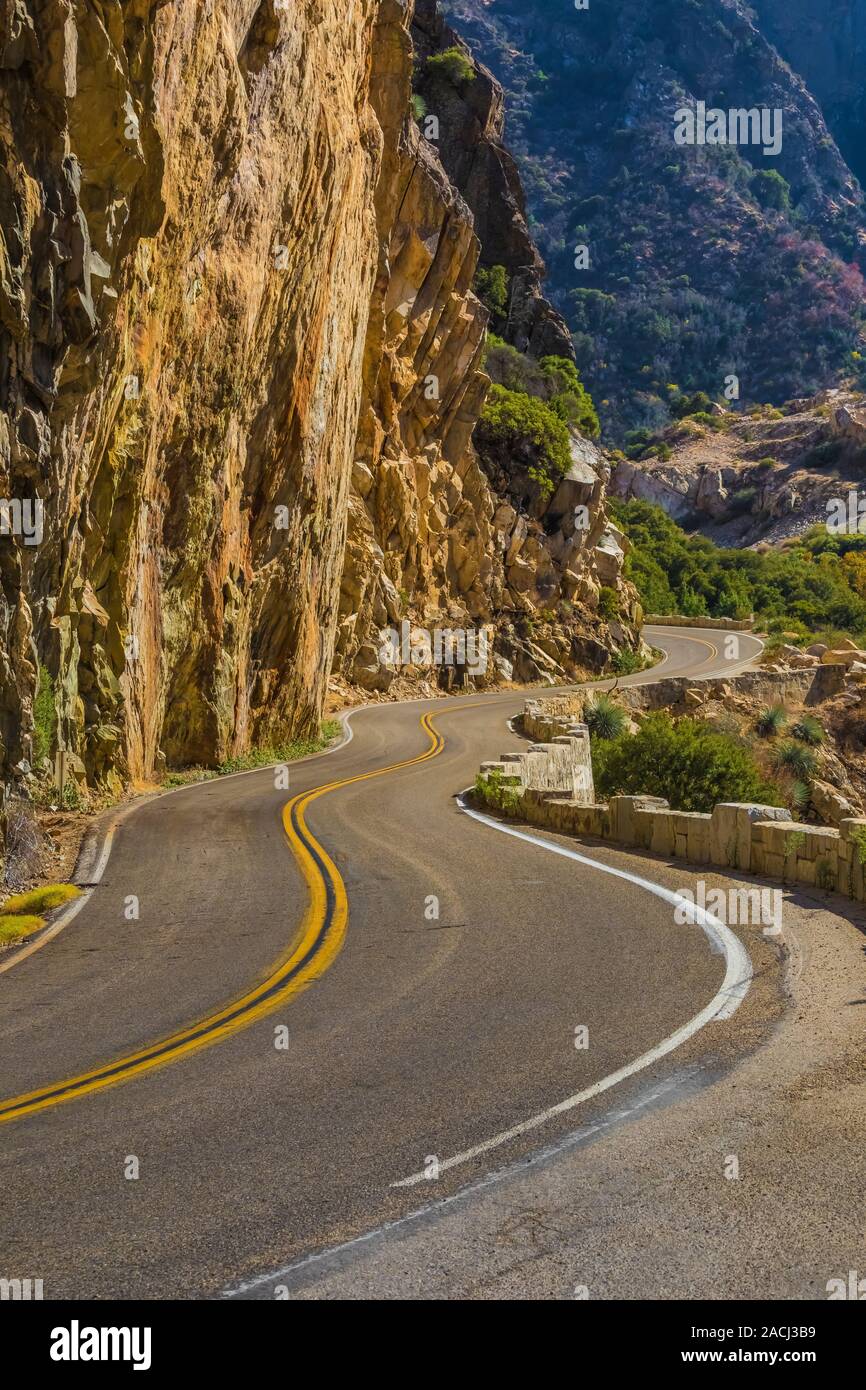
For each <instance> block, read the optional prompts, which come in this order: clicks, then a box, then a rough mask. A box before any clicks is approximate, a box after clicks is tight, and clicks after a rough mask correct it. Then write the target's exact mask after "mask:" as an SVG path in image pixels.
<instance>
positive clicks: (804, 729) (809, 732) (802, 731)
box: [791, 714, 826, 748]
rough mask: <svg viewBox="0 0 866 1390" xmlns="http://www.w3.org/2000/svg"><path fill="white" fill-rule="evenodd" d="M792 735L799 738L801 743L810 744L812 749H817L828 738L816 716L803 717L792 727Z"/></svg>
mask: <svg viewBox="0 0 866 1390" xmlns="http://www.w3.org/2000/svg"><path fill="white" fill-rule="evenodd" d="M791 734H792V736H793V737H794V738H798V739H799V740H800V742H801V743H808V744H809V745H810V746H811V747H812V748H817V747H818V745H819V744H821V743H823V742H824V739H825V737H826V735H825V733H824V730H823V728H822V727H821V725H820V724H819V722H818V720H817V719H816V718H815V716H814V714H803V715H801V716H800V718H799V719H798V720H797V722H796V724H792V725H791Z"/></svg>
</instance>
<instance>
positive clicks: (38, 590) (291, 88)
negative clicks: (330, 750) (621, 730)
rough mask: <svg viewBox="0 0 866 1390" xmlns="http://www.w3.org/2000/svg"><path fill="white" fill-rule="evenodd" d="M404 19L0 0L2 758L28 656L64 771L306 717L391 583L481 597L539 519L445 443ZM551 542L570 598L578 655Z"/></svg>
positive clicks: (446, 410) (464, 228)
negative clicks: (502, 498)
mask: <svg viewBox="0 0 866 1390" xmlns="http://www.w3.org/2000/svg"><path fill="white" fill-rule="evenodd" d="M410 22H411V6H408V5H404V4H402V3H400V2H399V0H381V3H374V0H357V3H356V4H355V5H353V6H351V7H347V6H346V5H345V4H342V3H337V0H295V3H293V4H292V6H291V7H287V6H285V5H284V4H281V3H277V2H276V0H261V3H253V0H219V3H216V0H174V3H171V4H167V3H164V2H163V0H124V3H123V4H121V3H120V0H104V3H102V4H101V5H99V6H84V5H81V4H78V3H76V2H75V0H0V71H2V74H3V98H2V107H0V144H2V152H3V159H2V168H0V225H2V234H3V236H2V242H0V335H2V343H0V360H2V362H3V367H2V372H0V472H2V494H3V497H4V498H5V499H6V500H7V501H9V502H10V504H11V508H10V509H9V511H8V515H9V517H11V522H10V524H9V525H4V526H3V528H2V529H3V530H4V531H7V532H8V531H10V530H11V532H12V534H4V535H2V536H0V590H2V593H0V643H2V651H0V737H2V740H3V748H2V759H3V768H4V775H8V769H9V767H10V766H11V765H15V764H17V763H20V762H21V760H22V759H23V760H25V761H26V760H29V759H31V758H32V757H33V755H34V746H35V745H34V740H33V700H34V694H35V690H36V685H37V668H38V666H42V667H44V668H45V670H46V671H47V672H48V674H49V677H50V681H51V689H52V690H53V702H54V705H55V707H56V714H57V729H56V734H54V735H51V730H50V725H51V722H52V721H51V719H50V718H48V720H47V725H46V727H47V730H48V734H49V735H50V736H52V737H54V739H55V741H57V742H59V743H61V744H62V745H63V746H64V747H66V748H67V749H68V750H69V752H70V753H71V754H72V755H74V756H75V757H80V758H81V760H82V762H83V764H84V768H85V772H86V775H87V777H88V779H89V781H90V782H91V783H93V782H100V783H107V784H114V785H117V784H119V783H120V782H121V781H122V780H124V779H126V778H132V779H139V778H149V777H151V776H153V775H154V774H155V773H157V774H158V773H159V771H160V769H161V768H162V767H163V766H164V765H165V763H166V762H168V763H189V762H202V763H215V762H219V761H221V760H223V759H224V758H226V757H228V756H231V755H233V754H236V753H239V752H242V751H243V750H245V749H246V748H248V747H249V746H250V745H252V744H254V743H262V742H265V741H276V740H277V739H281V738H285V737H290V736H292V735H294V734H296V733H301V732H305V731H307V730H309V729H310V728H312V727H313V726H315V725H316V724H317V722H318V719H319V717H320V714H321V710H322V705H323V700H324V698H325V694H326V690H327V685H328V680H329V674H330V672H331V669H332V665H333V663H334V661H335V660H336V664H337V668H338V669H339V670H341V671H343V672H348V673H350V674H351V673H355V674H358V672H360V671H363V670H364V668H365V666H369V665H370V662H369V661H368V660H367V659H368V658H369V657H370V652H369V647H370V645H371V643H372V644H375V642H376V641H377V640H378V632H379V628H380V626H381V625H382V624H383V623H384V622H385V621H386V620H387V621H389V622H392V621H394V620H395V619H396V617H398V616H399V615H400V614H402V613H403V612H404V611H405V610H406V608H407V604H408V603H409V601H410V600H411V602H412V603H413V605H414V609H413V612H414V613H416V614H418V615H420V616H424V615H430V617H431V618H432V617H435V618H436V619H437V620H438V619H441V618H445V617H451V616H452V615H453V616H454V617H455V618H459V619H465V621H466V622H467V623H468V622H470V621H471V622H472V623H473V624H477V623H483V622H485V621H488V620H489V619H490V618H491V616H493V615H498V613H499V606H500V604H502V605H505V607H506V609H507V605H508V603H509V601H510V600H509V594H510V592H511V589H510V587H509V585H510V580H509V574H508V572H507V569H506V565H505V559H504V556H505V553H506V552H507V551H508V550H509V549H511V550H512V552H513V562H514V563H516V552H517V551H518V550H522V549H523V547H526V546H527V545H528V549H527V550H526V555H527V563H531V562H532V561H531V557H532V556H533V554H534V553H535V552H534V551H533V545H535V546H536V548H537V549H539V548H540V549H543V548H544V547H543V543H542V541H541V540H540V539H539V537H540V535H541V533H542V531H543V529H544V528H543V527H542V526H541V524H540V523H538V522H535V523H533V526H530V527H529V528H528V535H527V538H526V540H525V541H523V542H519V540H515V538H514V531H515V526H516V521H515V523H514V524H513V525H510V526H509V524H508V521H509V519H508V517H507V515H506V516H505V517H503V515H502V514H498V507H499V503H498V500H497V499H496V498H495V496H494V495H493V494H492V492H491V490H490V487H489V484H488V483H487V482H486V481H485V479H484V478H483V477H482V475H481V473H480V471H479V468H478V465H477V462H476V460H475V457H474V453H473V451H472V448H471V445H470V437H471V434H472V430H473V427H474V424H475V421H476V419H477V416H478V411H479V409H480V405H481V401H482V399H483V395H484V391H485V387H486V380H485V378H484V376H483V374H482V373H481V371H480V370H479V366H478V362H479V355H480V350H481V341H482V337H483V333H484V328H485V322H486V316H485V313H484V311H483V309H482V307H481V305H480V304H479V303H478V301H477V300H476V299H475V297H474V296H473V294H472V292H471V288H470V286H471V281H472V276H473V272H474V269H475V264H476V261H477V256H478V242H477V237H476V233H475V230H474V227H473V220H472V215H471V212H470V209H469V207H468V206H467V204H466V202H465V201H464V200H463V199H462V197H461V196H460V194H459V192H458V191H457V190H456V189H455V188H454V187H453V185H452V183H451V182H450V180H449V178H448V175H447V174H446V172H445V170H444V169H443V168H442V166H441V164H440V163H439V160H438V158H437V156H436V153H435V150H434V149H433V148H432V147H431V146H429V145H428V144H427V143H425V142H424V141H423V139H422V138H421V136H420V133H419V132H418V131H417V129H416V127H415V125H414V123H413V122H412V120H411V113H410V92H411V69H412V48H411V39H410V34H409V25H410ZM36 502H38V503H40V504H41V507H42V516H43V522H44V526H43V533H42V535H41V539H40V540H39V542H38V543H36V542H35V539H34V536H33V535H30V536H28V535H27V534H25V533H24V529H23V527H22V525H21V516H22V514H23V509H24V508H25V507H28V506H29V507H31V508H32V506H33V504H34V503H36ZM599 505H600V503H599ZM16 506H17V507H18V511H17V512H16V511H15V507H16ZM5 515H7V513H6V512H4V516H5ZM34 534H35V533H34ZM31 541H33V543H31ZM582 551H583V554H582V556H581V558H580V560H579V561H578V560H577V559H576V558H575V559H574V563H575V564H577V565H578V571H579V572H578V571H574V573H575V577H576V579H577V580H578V581H580V582H583V581H585V582H586V584H587V586H588V587H587V590H586V599H587V606H586V609H585V621H584V619H583V612H581V614H578V616H577V617H575V618H574V619H573V621H572V623H571V627H572V629H573V632H574V634H575V635H577V634H579V633H580V632H581V630H582V629H583V628H585V629H586V630H593V631H596V632H597V634H598V636H599V637H600V638H601V646H602V649H603V650H604V651H605V653H606V655H609V653H610V651H611V650H613V649H614V647H615V643H614V642H613V640H612V639H611V638H610V636H609V634H608V633H607V629H606V627H605V626H604V624H603V623H600V621H599V619H598V617H597V615H596V614H595V613H594V612H593V611H592V598H593V595H594V593H595V592H596V589H595V588H594V585H595V581H594V579H593V570H592V560H591V551H586V549H585V547H582ZM565 569H566V567H565V566H561V573H562V577H563V579H562V582H563V583H565V582H566V581H565ZM572 582H573V581H572V580H571V579H569V580H568V581H567V584H568V585H571V583H572ZM545 592H547V590H545ZM551 592H552V591H551ZM535 595H536V590H535V588H534V586H533V584H531V583H530V584H528V585H526V587H525V588H524V589H523V590H522V591H521V596H520V600H519V607H520V611H521V613H523V612H524V611H527V612H528V611H529V610H530V609H531V607H532V604H533V602H534V601H535V599H534V596H535ZM623 595H624V598H623V607H624V610H625V609H628V607H629V604H630V603H632V599H631V596H630V595H629V594H628V593H627V592H626V591H625V590H623ZM633 616H637V614H636V612H635V613H633ZM509 621H510V619H509ZM625 636H626V640H627V641H629V642H634V641H635V638H634V636H633V634H632V633H626V634H625ZM594 640H595V639H594ZM605 644H606V645H605ZM566 646H567V648H568V650H569V651H570V645H569V643H566ZM550 660H551V661H553V658H550ZM373 664H377V663H375V662H374V663H373ZM554 664H555V665H556V666H557V668H558V669H563V670H564V669H565V667H564V666H563V665H562V663H561V662H559V663H556V662H555V663H554ZM554 674H555V672H554ZM50 693H51V692H49V694H50ZM43 714H44V711H43ZM43 732H45V730H43ZM24 770H26V767H25V769H24Z"/></svg>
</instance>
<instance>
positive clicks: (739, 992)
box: [391, 792, 752, 1187]
mask: <svg viewBox="0 0 866 1390" xmlns="http://www.w3.org/2000/svg"><path fill="white" fill-rule="evenodd" d="M464 797H465V792H464V793H463V794H461V795H460V796H459V797H458V798H457V804H458V806H459V807H460V810H461V811H462V812H463V813H464V815H467V816H470V817H471V818H472V819H473V820H477V821H480V822H481V824H482V825H488V826H491V827H492V828H493V829H494V830H499V831H500V832H501V833H502V834H503V835H511V836H513V837H514V838H515V839H517V840H525V841H527V842H528V843H529V844H531V845H539V846H540V847H541V848H542V849H546V850H549V851H550V853H551V854H559V855H561V856H562V857H563V858H565V859H573V860H575V861H576V862H577V863H578V864H584V865H586V866H587V867H589V868H592V869H598V870H599V871H600V872H601V873H603V874H610V875H611V876H612V877H613V878H621V879H625V880H626V882H628V883H634V884H636V885H637V886H638V887H639V888H644V889H646V891H647V892H649V893H653V894H654V895H655V896H656V897H657V898H661V899H662V901H663V902H667V903H670V904H671V905H672V906H674V907H678V908H680V909H681V910H682V911H683V912H684V915H685V916H686V917H687V919H688V920H690V921H692V922H695V923H696V924H697V925H698V926H700V927H702V928H703V930H704V931H705V932H706V934H707V936H708V938H709V940H710V944H711V945H712V946H713V947H714V949H716V950H718V951H722V952H723V953H724V956H725V961H726V969H725V977H724V979H723V981H722V983H721V986H720V987H719V990H718V992H717V993H716V994H715V995H714V996H713V998H712V999H711V1000H710V1002H709V1004H707V1006H706V1008H704V1009H701V1011H700V1013H698V1014H695V1016H694V1018H692V1019H690V1020H689V1022H688V1023H684V1024H683V1025H682V1027H680V1028H678V1029H677V1030H676V1032H674V1033H671V1034H670V1036H669V1037H667V1038H665V1039H664V1040H663V1041H662V1042H660V1043H658V1044H657V1045H656V1046H655V1047H653V1048H651V1049H650V1051H649V1052H645V1053H643V1055H642V1056H640V1057H637V1058H636V1059H635V1061H633V1062H629V1063H628V1065H627V1066H625V1067H620V1068H619V1070H618V1071H615V1072H611V1074H610V1075H609V1076H606V1077H604V1078H603V1079H602V1080H601V1081H597V1082H596V1083H595V1085H593V1086H589V1087H587V1089H586V1090H584V1091H578V1092H577V1093H576V1094H575V1095H573V1096H568V1097H567V1098H566V1099H565V1100H561V1101H560V1102H559V1103H558V1104H557V1105H552V1106H550V1107H549V1108H548V1109H547V1110H542V1111H540V1112H539V1113H538V1114H537V1115H532V1116H531V1117H530V1118H529V1119H528V1120H522V1121H521V1122H520V1123H519V1124H516V1125H512V1127H511V1128H510V1129H505V1130H502V1131H501V1132H500V1133H499V1134H494V1135H493V1136H492V1138H490V1139H485V1140H484V1141H483V1142H482V1143H480V1144H475V1145H473V1147H472V1148H471V1149H464V1150H463V1152H462V1153H458V1154H454V1155H453V1156H452V1157H451V1158H446V1159H440V1161H439V1164H438V1172H440V1173H441V1172H443V1171H445V1170H446V1169H449V1168H456V1167H457V1166H458V1164H461V1163H468V1162H469V1161H470V1160H472V1159H474V1158H478V1157H480V1156H481V1155H482V1154H486V1153H489V1152H490V1151H491V1149H497V1148H500V1147H501V1146H502V1145H503V1144H507V1143H508V1142H509V1141H510V1140H512V1139H517V1138H519V1137H520V1136H521V1135H522V1134H527V1133H528V1132H529V1131H531V1130H533V1129H538V1128H540V1126H541V1125H544V1124H547V1122H548V1121H549V1120H551V1119H553V1118H555V1116H557V1115H564V1114H566V1113H567V1112H568V1111H569V1110H574V1109H575V1108H576V1107H577V1106H579V1105H583V1104H584V1103H585V1102H586V1101H588V1100H592V1099H593V1098H594V1097H595V1096H598V1095H601V1094H602V1092H604V1091H609V1090H610V1089H611V1087H612V1086H618V1085H619V1083H620V1082H621V1081H625V1080H627V1078H628V1077H630V1076H634V1075H635V1074H636V1073H637V1072H640V1071H644V1070H645V1068H646V1067H650V1066H652V1065H653V1064H654V1063H655V1062H657V1061H659V1060H660V1058H662V1057H665V1056H667V1054H668V1053H669V1052H673V1051H674V1050H675V1049H676V1048H678V1047H682V1045H683V1043H684V1042H687V1041H688V1039H689V1038H691V1037H693V1036H694V1035H695V1033H697V1032H699V1031H700V1029H701V1028H703V1027H704V1026H705V1024H707V1023H710V1022H711V1021H712V1020H713V1019H716V1020H718V1021H719V1022H721V1021H722V1020H724V1019H727V1018H730V1017H731V1016H732V1014H734V1013H735V1012H736V1010H737V1009H738V1008H739V1006H740V1004H741V1003H742V1002H743V1000H744V999H745V997H746V994H747V993H748V990H749V984H750V982H751V979H752V962H751V959H750V957H749V953H748V951H747V950H746V948H745V946H744V945H743V943H742V942H741V941H740V939H739V937H737V936H736V935H735V934H734V932H732V931H731V929H730V928H729V927H727V926H726V925H725V924H724V922H720V921H719V919H718V918H717V917H714V916H713V914H712V913H711V912H707V911H706V909H705V908H702V907H700V906H698V904H696V903H691V902H690V901H689V900H688V899H687V898H685V897H683V896H681V895H680V894H679V893H674V892H673V891H672V890H671V889H669V888H662V887H661V885H660V884H658V883H653V882H652V881H651V880H650V879H648V878H641V877H640V875H639V874H633V873H630V872H629V871H628V870H627V869H615V868H613V867H612V866H610V865H608V864H602V863H601V862H600V861H599V860H597V859H589V858H588V857H587V856H586V855H584V854H578V853H577V851H576V850H573V849H567V848H566V847H565V846H564V845H558V844H555V843H554V842H553V841H548V840H540V839H538V838H537V837H536V836H534V835H528V834H526V832H525V831H522V830H515V829H514V828H513V827H512V826H508V825H503V824H501V822H499V821H497V820H493V819H492V817H490V816H485V815H482V814H481V813H480V812H479V811H471V810H470V809H469V807H468V806H467V805H466V802H465V800H464ZM424 1181H429V1179H428V1177H427V1174H426V1173H425V1172H423V1171H422V1172H420V1173H412V1174H410V1176H409V1177H408V1178H400V1179H399V1180H398V1181H397V1182H393V1183H391V1186H392V1187H415V1186H417V1184H418V1183H421V1182H424Z"/></svg>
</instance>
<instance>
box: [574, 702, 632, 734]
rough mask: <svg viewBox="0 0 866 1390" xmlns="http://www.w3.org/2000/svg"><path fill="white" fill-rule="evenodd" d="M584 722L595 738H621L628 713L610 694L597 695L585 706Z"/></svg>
mask: <svg viewBox="0 0 866 1390" xmlns="http://www.w3.org/2000/svg"><path fill="white" fill-rule="evenodd" d="M583 719H584V723H585V724H587V726H588V727H589V732H590V733H591V735H592V737H593V738H619V736H620V734H622V733H624V732H625V727H626V725H627V723H628V715H627V714H626V712H625V710H624V709H623V708H622V706H621V705H618V704H616V702H615V701H614V700H612V699H611V698H610V696H609V695H602V694H599V695H595V696H594V697H593V698H592V699H590V700H587V701H586V703H585V704H584V706H583Z"/></svg>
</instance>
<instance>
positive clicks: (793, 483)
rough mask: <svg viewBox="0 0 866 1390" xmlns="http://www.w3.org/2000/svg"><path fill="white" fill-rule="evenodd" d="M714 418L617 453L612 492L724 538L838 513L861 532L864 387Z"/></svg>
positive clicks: (780, 534) (748, 537)
mask: <svg viewBox="0 0 866 1390" xmlns="http://www.w3.org/2000/svg"><path fill="white" fill-rule="evenodd" d="M710 418H711V422H712V423H709V424H708V423H707V422H706V419H705V418H703V419H702V422H701V423H699V422H698V420H695V419H692V418H690V417H686V418H685V419H684V420H682V421H681V422H679V423H678V424H675V425H671V426H668V427H666V428H664V429H662V430H659V431H658V432H657V433H656V434H655V436H654V437H653V438H652V439H651V440H650V442H648V443H647V444H646V445H645V446H643V447H641V448H640V451H639V457H637V458H634V459H628V458H625V457H623V456H622V454H618V455H616V456H615V458H614V463H613V469H612V475H611V482H610V491H611V494H612V495H613V496H615V497H620V498H622V499H623V500H629V499H636V500H638V501H642V502H650V503H653V504H654V505H655V506H658V507H661V508H662V510H663V511H665V512H666V513H667V514H668V516H670V517H672V518H673V520H674V521H677V522H680V523H681V524H683V525H686V526H688V527H699V528H700V530H701V531H702V532H703V533H704V534H706V535H708V536H710V537H712V539H713V540H714V541H716V543H717V544H720V545H727V546H730V545H736V546H742V545H754V544H756V543H757V542H760V541H765V542H770V543H773V542H777V541H782V540H786V539H788V538H789V537H793V536H797V535H800V534H802V533H803V532H805V531H807V530H808V529H809V527H811V526H814V525H816V524H817V523H822V524H827V523H829V524H831V525H833V524H835V520H836V518H837V517H839V518H841V519H843V520H844V527H845V528H846V529H848V530H851V531H855V532H856V530H857V527H858V525H860V516H859V512H858V505H859V498H860V497H861V496H862V491H863V485H864V479H866V401H864V397H863V394H862V393H861V392H859V391H852V390H848V389H841V388H831V389H829V390H827V391H821V392H819V393H817V394H816V395H815V396H812V397H800V398H797V399H795V400H792V401H787V402H785V403H784V404H783V405H782V407H781V409H778V410H774V409H769V408H765V409H755V410H753V411H751V412H749V413H748V414H743V413H742V412H740V411H734V410H728V411H724V410H719V411H718V412H717V413H715V414H714V415H713V416H712V417H710ZM861 529H862V526H861Z"/></svg>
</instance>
